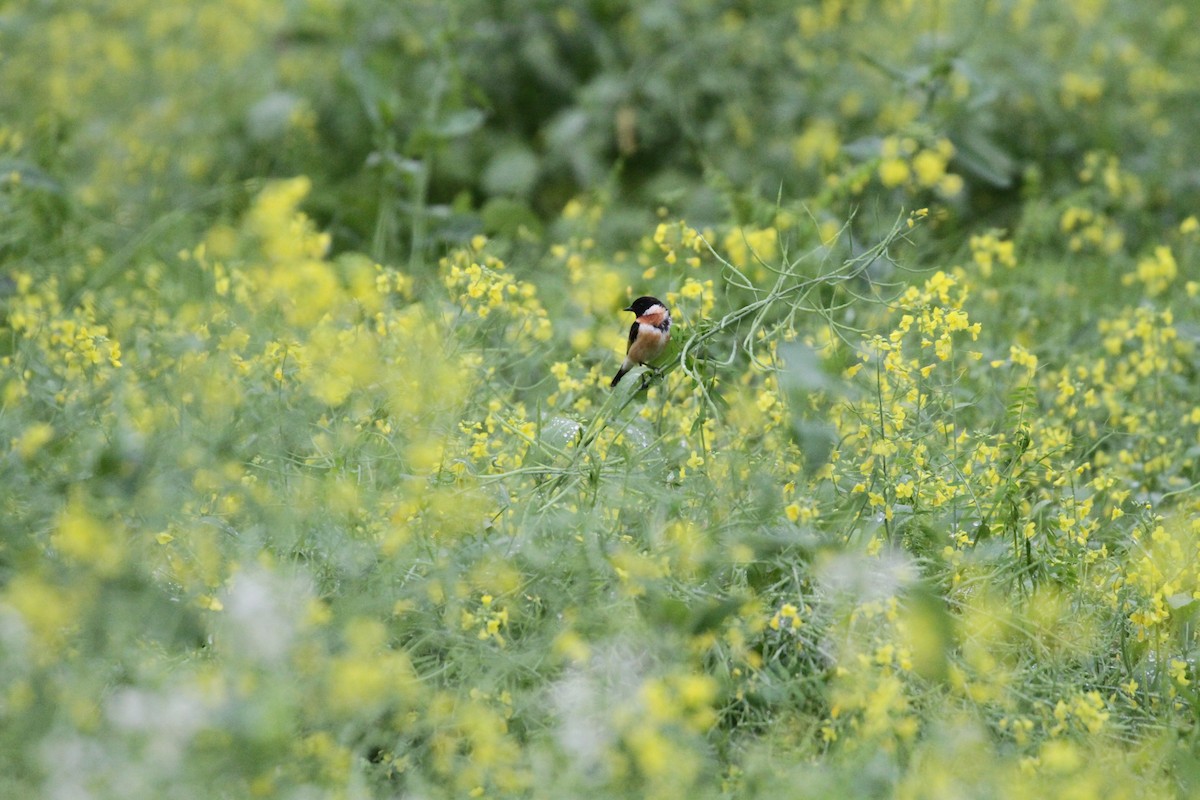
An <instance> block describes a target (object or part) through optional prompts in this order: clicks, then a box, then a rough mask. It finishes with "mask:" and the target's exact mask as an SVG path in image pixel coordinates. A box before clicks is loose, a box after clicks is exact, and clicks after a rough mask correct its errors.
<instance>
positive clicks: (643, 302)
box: [625, 297, 667, 317]
mask: <svg viewBox="0 0 1200 800" xmlns="http://www.w3.org/2000/svg"><path fill="white" fill-rule="evenodd" d="M654 306H662V307H663V308H664V309H665V308H666V307H667V304H666V303H664V302H663V301H662V300H659V299H658V298H657V297H639V298H638V299H637V300H634V301H633V302H632V303H631V304H630V305H629V308H627V309H625V310H626V311H632V312H633V313H634V314H637V315H638V316H639V317H640V316H642V315H643V314H645V313H646V312H647V311H649V310H650V309H651V308H653V307H654Z"/></svg>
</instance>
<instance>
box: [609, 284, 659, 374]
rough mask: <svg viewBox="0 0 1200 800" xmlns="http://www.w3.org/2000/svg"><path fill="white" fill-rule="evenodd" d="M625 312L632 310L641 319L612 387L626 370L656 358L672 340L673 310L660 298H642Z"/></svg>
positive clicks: (630, 335) (636, 324)
mask: <svg viewBox="0 0 1200 800" xmlns="http://www.w3.org/2000/svg"><path fill="white" fill-rule="evenodd" d="M622 310H624V311H632V312H633V313H634V314H635V315H636V316H637V319H635V320H634V321H633V327H632V328H630V329H629V344H628V345H626V347H625V360H624V361H623V362H622V363H621V368H620V369H619V370H617V374H616V375H615V376H613V379H612V383H611V384H609V386H616V385H617V384H618V383H619V382H620V380H621V378H623V377H625V373H626V372H629V370H631V369H633V368H634V367H635V366H637V365H638V364H645V363H646V362H648V361H653V360H654V359H656V358H658V357H659V356H660V355H662V352H663V350H665V349H667V342H669V341H671V311H670V309H668V308H667V304H666V303H664V302H663V301H661V300H659V299H658V298H657V297H648V296H645V297H639V298H638V299H637V300H634V301H633V303H631V304H630V306H629V307H628V308H625V309H622Z"/></svg>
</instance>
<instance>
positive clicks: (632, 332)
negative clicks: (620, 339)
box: [625, 321, 640, 353]
mask: <svg viewBox="0 0 1200 800" xmlns="http://www.w3.org/2000/svg"><path fill="white" fill-rule="evenodd" d="M638 327H640V323H638V322H637V321H634V323H633V327H632V328H630V329H629V344H627V345H625V352H626V353H628V352H629V348H631V347H633V343H634V342H636V341H637V335H638Z"/></svg>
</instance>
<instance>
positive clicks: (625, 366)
mask: <svg viewBox="0 0 1200 800" xmlns="http://www.w3.org/2000/svg"><path fill="white" fill-rule="evenodd" d="M631 369H633V366H632V365H631V364H628V363H626V364H622V365H621V368H620V369H619V370H617V374H616V375H614V376H613V379H612V383H610V384H609V388H612V387H613V386H616V385H617V384H618V383H620V382H621V378H624V377H625V373H626V372H629V370H631Z"/></svg>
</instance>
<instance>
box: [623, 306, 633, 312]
mask: <svg viewBox="0 0 1200 800" xmlns="http://www.w3.org/2000/svg"><path fill="white" fill-rule="evenodd" d="M621 310H622V311H633V306H630V307H629V308H622V309H621Z"/></svg>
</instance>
